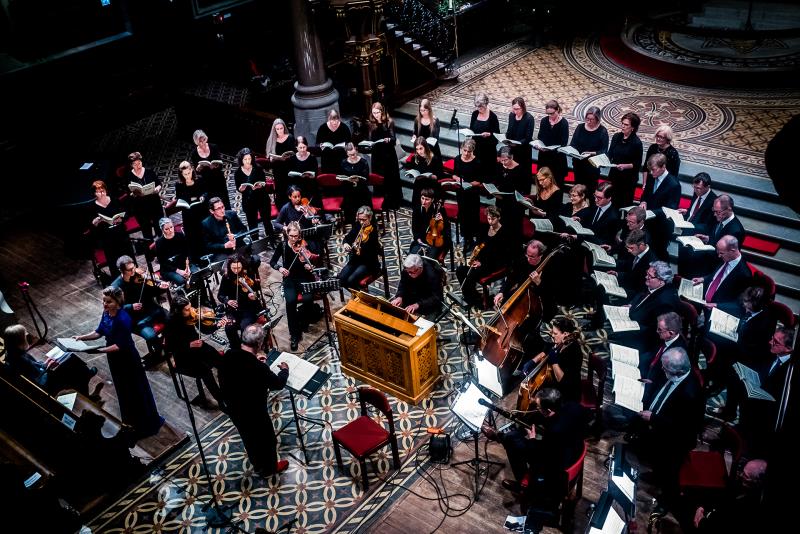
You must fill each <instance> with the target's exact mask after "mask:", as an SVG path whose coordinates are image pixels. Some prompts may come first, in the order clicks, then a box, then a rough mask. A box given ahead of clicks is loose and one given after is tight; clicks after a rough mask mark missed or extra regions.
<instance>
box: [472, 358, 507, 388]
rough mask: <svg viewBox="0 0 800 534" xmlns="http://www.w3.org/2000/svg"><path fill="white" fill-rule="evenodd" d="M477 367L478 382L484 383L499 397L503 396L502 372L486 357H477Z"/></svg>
mask: <svg viewBox="0 0 800 534" xmlns="http://www.w3.org/2000/svg"><path fill="white" fill-rule="evenodd" d="M475 360H476V361H475V369H477V370H478V384H480V385H482V386H483V387H485V388H486V389H488V390H489V391H491V392H492V393H494V394H495V395H497V396H498V397H502V396H503V386H502V384H500V373H499V372H498V370H497V367H495V366H494V364H493V363H492V362H490V361H489V360H487V359H486V358H477V357H476V358H475Z"/></svg>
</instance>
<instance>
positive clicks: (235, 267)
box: [217, 254, 263, 348]
mask: <svg viewBox="0 0 800 534" xmlns="http://www.w3.org/2000/svg"><path fill="white" fill-rule="evenodd" d="M246 265H247V262H246V261H245V260H244V259H243V258H242V257H241V256H239V255H238V254H237V255H233V256H231V257H230V258H228V264H227V266H226V269H225V274H224V275H223V276H222V280H220V283H219V291H217V300H218V301H219V302H221V303H224V304H225V313H226V316H227V321H226V325H225V335H227V336H228V341H229V342H230V345H231V347H232V348H238V347H239V346H240V345H241V340H240V338H239V331H240V330H244V329H245V328H247V326H248V325H250V324H253V323H254V322H256V319H257V318H258V314H259V312H261V310H262V309H263V306H261V302H260V301H259V300H258V294H257V291H258V290H259V289H260V287H261V285H260V281H259V278H258V268H257V266H255V267H254V266H250V269H249V271H250V272H248V269H246V268H245V266H246Z"/></svg>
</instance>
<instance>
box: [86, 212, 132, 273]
mask: <svg viewBox="0 0 800 534" xmlns="http://www.w3.org/2000/svg"><path fill="white" fill-rule="evenodd" d="M94 212H95V213H96V214H98V215H105V216H106V217H113V216H114V215H116V214H117V213H121V212H122V205H121V204H120V203H119V202H117V201H116V200H114V199H113V198H112V199H111V202H109V203H108V206H106V207H105V208H104V207H102V206H100V205H99V204H98V203H97V202H95V203H94ZM92 218H93V219H94V217H92ZM90 228H91V229H92V234H93V236H94V240H95V243H96V244H95V246H96V247H97V248H101V249H103V253H104V254H105V256H106V264H108V270H109V271H110V272H111V279H112V280H113V279H115V278H116V277H117V276H119V269H117V259H118V258H119V257H120V256H131V257H134V254H133V247H132V246H131V242H130V240H129V239H128V231H127V230H126V229H125V221H122V222H120V223H119V224H115V225H113V226H109V225H108V224H106V223H105V222H102V221H101V222H100V224H99V225H97V226H94V225H92V226H91V227H90Z"/></svg>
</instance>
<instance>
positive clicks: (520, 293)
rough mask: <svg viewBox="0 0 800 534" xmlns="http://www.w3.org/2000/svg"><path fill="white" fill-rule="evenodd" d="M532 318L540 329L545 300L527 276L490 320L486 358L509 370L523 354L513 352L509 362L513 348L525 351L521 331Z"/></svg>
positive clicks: (556, 251) (559, 249) (484, 341)
mask: <svg viewBox="0 0 800 534" xmlns="http://www.w3.org/2000/svg"><path fill="white" fill-rule="evenodd" d="M565 247H566V245H563V244H562V245H559V246H558V247H557V248H555V249H554V250H553V251H552V252H550V253H549V254H548V255H547V256H546V257H545V258H544V259H543V260H542V261H541V262H540V263H539V265H537V266H536V269H535V272H537V273H540V274H541V272H542V270H544V268H545V267H546V266H547V264H548V263H549V262H550V260H551V259H552V258H553V256H555V255H556V254H559V253H560V252H562V251H563V250H564V248H565ZM528 318H530V319H532V320H533V321H534V322H535V323H536V328H538V327H539V324H540V323H541V322H542V301H541V299H540V298H539V296H538V295H537V294H536V293H534V292H533V290H532V288H531V277H530V276H527V277H526V278H525V280H524V281H523V282H522V283H521V284H520V286H519V288H517V290H516V291H514V293H513V294H512V295H511V296H510V297H509V298H508V300H506V301H505V303H503V306H502V307H501V308H500V309H499V310H498V312H497V313H496V314H495V315H494V316H492V318H491V319H489V320H488V321H487V322H486V326H485V332H484V335H483V338H482V339H481V346H480V349H481V352H482V353H483V357H484V358H486V359H487V360H489V361H490V362H492V364H493V365H494V366H495V367H497V368H498V369H501V372H502V370H503V369H504V368H505V369H506V371H508V367H509V366H507V365H506V364H507V363H511V364H512V365H513V363H514V362H515V361H516V360H517V358H518V357H519V355H512V356H511V360H510V361H509V356H510V355H511V352H512V351H514V352H517V353H519V352H521V351H520V348H521V346H522V339H521V336H520V333H519V332H518V330H519V326H520V325H521V324H522V323H523V322H524V321H525V320H526V319H528ZM509 374H510V371H509Z"/></svg>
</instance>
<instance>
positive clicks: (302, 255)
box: [292, 239, 311, 264]
mask: <svg viewBox="0 0 800 534" xmlns="http://www.w3.org/2000/svg"><path fill="white" fill-rule="evenodd" d="M307 246H308V243H306V240H305V239H301V240H300V241H298V242H297V243H295V244H294V245H292V250H293V251H294V253H295V254H297V259H298V260H300V262H301V263H309V264H310V263H311V257H310V256H309V255H308V249H307V248H306V247H307Z"/></svg>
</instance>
